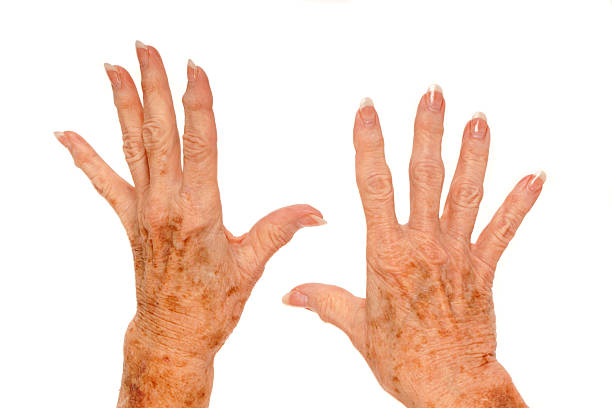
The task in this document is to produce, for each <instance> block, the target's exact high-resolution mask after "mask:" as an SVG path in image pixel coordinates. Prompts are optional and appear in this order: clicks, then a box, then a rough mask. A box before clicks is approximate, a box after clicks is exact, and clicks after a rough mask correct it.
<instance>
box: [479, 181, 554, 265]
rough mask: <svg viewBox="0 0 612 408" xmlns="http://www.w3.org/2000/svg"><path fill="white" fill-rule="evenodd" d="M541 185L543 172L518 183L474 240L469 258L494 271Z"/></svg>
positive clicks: (538, 193)
mask: <svg viewBox="0 0 612 408" xmlns="http://www.w3.org/2000/svg"><path fill="white" fill-rule="evenodd" d="M545 181H546V173H544V172H538V173H536V174H532V175H529V176H527V177H524V178H523V179H522V180H521V181H519V183H518V184H517V185H516V187H514V190H512V192H511V193H510V194H509V195H508V197H507V198H506V200H505V201H504V203H503V204H502V206H501V207H500V208H499V210H497V212H496V213H495V215H494V216H493V219H492V220H491V222H490V223H489V225H487V227H486V228H485V229H484V230H483V231H482V233H481V234H480V237H478V241H476V244H475V245H474V248H473V254H474V255H475V256H476V257H477V258H478V259H480V260H482V261H483V262H484V263H485V264H486V265H488V266H489V267H490V269H491V270H495V266H496V265H497V262H498V261H499V258H500V257H501V255H502V253H503V252H504V250H505V249H506V247H507V246H508V244H509V243H510V240H511V239H512V237H514V234H515V233H516V230H517V229H518V227H519V225H521V222H522V221H523V218H525V215H527V213H528V212H529V210H530V209H531V207H533V204H534V203H535V202H536V200H537V199H538V196H539V195H540V192H541V191H542V186H543V185H544V182H545Z"/></svg>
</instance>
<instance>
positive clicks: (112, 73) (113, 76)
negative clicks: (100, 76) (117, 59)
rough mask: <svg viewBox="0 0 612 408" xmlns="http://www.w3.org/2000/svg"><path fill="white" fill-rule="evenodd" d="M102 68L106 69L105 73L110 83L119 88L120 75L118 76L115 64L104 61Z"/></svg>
mask: <svg viewBox="0 0 612 408" xmlns="http://www.w3.org/2000/svg"><path fill="white" fill-rule="evenodd" d="M104 69H105V70H106V75H108V79H110V81H111V85H112V86H113V87H114V88H121V77H120V76H119V70H118V69H117V67H116V66H114V65H111V64H107V63H104Z"/></svg>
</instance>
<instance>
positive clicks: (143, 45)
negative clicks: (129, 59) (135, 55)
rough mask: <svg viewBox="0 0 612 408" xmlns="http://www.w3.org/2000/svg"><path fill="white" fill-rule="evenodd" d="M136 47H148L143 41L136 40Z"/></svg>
mask: <svg viewBox="0 0 612 408" xmlns="http://www.w3.org/2000/svg"><path fill="white" fill-rule="evenodd" d="M136 48H147V46H146V44H145V43H143V42H142V41H138V40H136Z"/></svg>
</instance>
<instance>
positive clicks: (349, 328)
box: [283, 283, 366, 351]
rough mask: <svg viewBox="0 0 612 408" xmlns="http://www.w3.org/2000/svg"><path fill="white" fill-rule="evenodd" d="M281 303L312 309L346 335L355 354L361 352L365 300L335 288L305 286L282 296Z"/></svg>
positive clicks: (307, 284) (322, 285) (363, 339)
mask: <svg viewBox="0 0 612 408" xmlns="http://www.w3.org/2000/svg"><path fill="white" fill-rule="evenodd" d="M283 303H285V304H286V305H289V306H295V307H303V308H306V309H309V310H312V311H313V312H315V313H317V314H318V315H319V317H320V318H321V320H323V321H324V322H326V323H331V324H333V325H334V326H336V327H338V328H339V329H340V330H342V331H343V332H344V333H346V335H347V336H348V337H349V339H351V341H352V342H353V344H354V345H355V347H356V348H357V349H358V350H359V351H363V350H364V341H365V322H366V314H365V299H363V298H359V297H357V296H354V295H353V294H351V293H350V292H349V291H347V290H345V289H343V288H340V287H338V286H333V285H324V284H321V283H306V284H303V285H300V286H297V287H295V288H293V289H292V290H291V291H290V292H289V293H287V294H286V295H285V296H283Z"/></svg>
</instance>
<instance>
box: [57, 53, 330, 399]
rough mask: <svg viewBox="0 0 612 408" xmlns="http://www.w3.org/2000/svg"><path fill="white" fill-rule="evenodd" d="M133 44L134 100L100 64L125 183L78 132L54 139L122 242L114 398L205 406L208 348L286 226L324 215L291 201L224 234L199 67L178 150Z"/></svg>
mask: <svg viewBox="0 0 612 408" xmlns="http://www.w3.org/2000/svg"><path fill="white" fill-rule="evenodd" d="M136 51H137V54H138V60H139V62H140V69H141V74H142V91H143V100H142V102H141V100H140V97H139V95H138V92H137V89H136V86H135V84H134V81H133V80H132V78H131V76H130V74H129V73H128V72H127V71H126V70H125V69H123V68H121V67H119V66H116V65H109V64H106V65H105V67H106V72H107V74H108V77H109V79H110V82H111V84H112V88H113V95H114V101H115V105H116V107H117V112H118V116H119V121H120V124H121V129H122V133H123V149H124V152H125V157H126V160H127V162H128V165H129V167H130V172H131V174H132V178H133V181H134V185H133V186H132V185H130V184H129V183H128V182H126V181H125V180H123V179H122V178H121V177H119V176H118V175H117V174H116V173H115V172H114V171H113V170H112V169H111V168H110V167H109V166H108V165H107V164H106V163H105V162H104V161H103V160H102V159H101V158H100V157H99V156H98V155H97V153H96V152H95V151H94V150H93V149H92V148H91V147H90V146H89V144H87V142H85V140H84V139H83V138H82V137H81V136H79V135H78V134H76V133H74V132H71V131H65V132H56V136H57V138H58V140H59V141H60V142H61V143H62V144H63V145H64V146H65V147H66V148H67V149H68V150H69V151H70V153H71V155H72V157H73V158H74V161H75V164H76V165H77V166H78V167H80V168H81V169H82V170H83V171H84V172H85V174H86V175H87V176H88V177H89V179H90V180H91V182H92V183H93V185H94V187H95V188H96V190H97V191H98V192H99V193H100V194H101V195H102V196H103V197H104V198H106V200H107V201H108V202H109V203H110V204H111V206H112V207H113V209H114V210H115V211H116V213H117V214H118V215H119V218H120V219H121V222H122V223H123V225H124V227H125V229H126V231H127V234H128V237H129V240H130V242H131V246H132V251H133V255H134V266H135V272H136V298H137V311H136V315H135V317H134V319H133V320H132V322H131V323H130V325H129V328H128V330H127V333H126V336H125V347H124V354H125V359H124V372H123V381H122V386H121V391H120V396H119V403H118V406H119V407H148V408H149V407H167V406H177V407H178V406H182V407H206V406H208V402H209V399H210V392H211V388H212V379H213V360H214V356H215V354H216V353H217V351H218V350H219V348H220V347H221V346H222V345H223V343H224V342H225V340H226V339H227V337H228V336H229V335H230V333H231V332H232V330H233V329H234V327H235V326H236V324H237V323H238V319H239V318H240V315H241V313H242V310H243V308H244V305H245V302H246V300H247V298H248V297H249V294H250V292H251V290H252V288H253V286H254V285H255V283H256V282H257V280H258V279H259V277H260V276H261V274H262V272H263V269H264V266H265V264H266V262H267V261H268V259H269V258H270V257H271V256H272V255H273V254H274V253H275V252H276V251H277V250H278V249H279V248H280V247H282V246H283V245H285V244H286V243H287V242H288V241H289V240H290V239H291V237H292V236H293V234H294V233H295V232H296V231H297V230H298V229H300V228H302V227H306V226H317V225H322V224H324V223H325V222H324V220H323V218H322V215H321V213H320V212H319V211H318V210H316V209H314V208H313V207H311V206H308V205H294V206H290V207H286V208H282V209H280V210H277V211H275V212H273V213H271V214H269V215H268V216H266V217H264V218H263V219H261V220H260V221H259V222H258V223H257V224H256V225H255V226H254V227H253V228H252V229H251V231H250V232H248V233H247V234H244V235H242V236H240V237H235V236H233V235H232V234H231V233H230V232H229V231H228V230H227V229H226V228H225V227H224V226H223V219H222V212H221V201H220V195H219V188H218V185H217V147H216V141H217V131H216V126H215V121H214V115H213V111H212V93H211V90H210V86H209V82H208V78H207V76H206V74H205V73H204V71H203V70H202V68H200V67H198V66H196V65H195V64H194V63H193V62H191V61H189V64H188V67H187V76H188V85H187V90H186V92H185V95H184V96H183V105H184V108H185V130H184V134H183V146H182V149H181V143H180V138H179V132H178V129H177V126H176V118H175V113H174V107H173V103H172V96H171V94H170V89H169V86H168V79H167V77H166V73H165V70H164V66H163V63H162V60H161V57H160V55H159V53H158V52H157V50H156V49H155V48H153V47H151V46H147V45H145V44H142V43H140V42H137V44H136ZM181 154H182V156H183V165H182V166H181Z"/></svg>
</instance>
